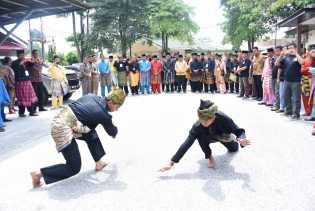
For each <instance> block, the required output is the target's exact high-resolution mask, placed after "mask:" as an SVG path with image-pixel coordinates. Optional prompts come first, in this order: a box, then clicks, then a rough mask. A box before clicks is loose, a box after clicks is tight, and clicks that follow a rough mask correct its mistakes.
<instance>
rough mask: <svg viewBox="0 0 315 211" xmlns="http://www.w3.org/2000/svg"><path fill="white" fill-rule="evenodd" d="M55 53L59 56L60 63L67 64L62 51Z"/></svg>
mask: <svg viewBox="0 0 315 211" xmlns="http://www.w3.org/2000/svg"><path fill="white" fill-rule="evenodd" d="M57 55H58V56H59V58H60V65H63V66H65V65H67V61H66V58H65V55H64V54H63V53H57Z"/></svg>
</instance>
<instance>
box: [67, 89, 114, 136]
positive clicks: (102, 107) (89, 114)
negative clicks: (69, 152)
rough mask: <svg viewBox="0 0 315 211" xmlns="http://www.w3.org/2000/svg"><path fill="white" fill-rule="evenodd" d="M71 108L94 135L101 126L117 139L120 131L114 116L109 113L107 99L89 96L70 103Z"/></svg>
mask: <svg viewBox="0 0 315 211" xmlns="http://www.w3.org/2000/svg"><path fill="white" fill-rule="evenodd" d="M69 107H70V108H71V110H72V111H73V113H74V114H75V116H76V117H77V118H78V120H79V121H80V122H82V124H84V125H86V126H87V127H89V128H90V129H91V130H92V131H91V132H92V133H96V131H95V128H96V127H97V126H98V125H99V124H101V125H102V126H103V127H104V129H105V131H106V132H107V133H108V135H110V136H112V137H114V138H115V137H116V135H117V132H118V130H117V127H116V126H115V125H114V124H113V122H112V116H111V115H110V114H109V113H108V108H107V103H106V98H102V97H99V96H96V95H92V94H89V95H85V96H83V97H81V98H80V99H79V100H77V101H75V102H73V103H70V104H69ZM91 135H93V134H91ZM96 135H97V134H96Z"/></svg>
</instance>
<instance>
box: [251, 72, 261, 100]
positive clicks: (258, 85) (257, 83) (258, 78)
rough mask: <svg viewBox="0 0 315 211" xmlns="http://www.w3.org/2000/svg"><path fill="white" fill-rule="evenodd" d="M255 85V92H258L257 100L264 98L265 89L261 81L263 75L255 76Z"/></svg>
mask: <svg viewBox="0 0 315 211" xmlns="http://www.w3.org/2000/svg"><path fill="white" fill-rule="evenodd" d="M253 77H254V84H255V90H256V97H257V98H261V99H262V98H263V88H262V81H261V75H254V76H253Z"/></svg>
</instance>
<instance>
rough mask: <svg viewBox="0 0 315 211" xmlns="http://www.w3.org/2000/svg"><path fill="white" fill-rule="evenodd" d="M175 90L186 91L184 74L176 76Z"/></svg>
mask: <svg viewBox="0 0 315 211" xmlns="http://www.w3.org/2000/svg"><path fill="white" fill-rule="evenodd" d="M176 84H177V92H181V91H182V90H183V92H186V87H187V80H186V77H185V76H184V75H178V76H176Z"/></svg>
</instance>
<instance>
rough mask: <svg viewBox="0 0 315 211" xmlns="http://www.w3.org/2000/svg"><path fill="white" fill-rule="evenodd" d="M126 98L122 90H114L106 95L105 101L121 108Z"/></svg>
mask: <svg viewBox="0 0 315 211" xmlns="http://www.w3.org/2000/svg"><path fill="white" fill-rule="evenodd" d="M125 98H126V94H125V92H124V91H123V90H122V89H119V88H114V89H113V90H112V91H111V92H110V93H109V95H108V97H107V99H108V100H110V101H112V102H113V103H114V104H117V105H119V106H121V105H122V104H123V103H124V101H125Z"/></svg>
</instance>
